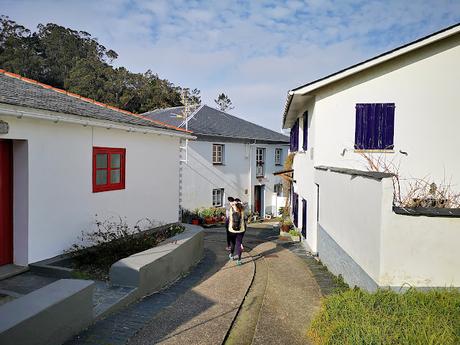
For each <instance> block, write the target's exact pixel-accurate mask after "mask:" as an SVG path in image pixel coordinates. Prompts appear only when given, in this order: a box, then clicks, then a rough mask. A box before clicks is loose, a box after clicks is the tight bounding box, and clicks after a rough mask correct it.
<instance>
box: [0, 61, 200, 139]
mask: <svg viewBox="0 0 460 345" xmlns="http://www.w3.org/2000/svg"><path fill="white" fill-rule="evenodd" d="M0 74H3V75H5V76H7V77H10V78H14V79H18V80H22V81H24V82H26V83H29V84H34V85H37V86H40V87H42V88H44V89H48V90H52V91H54V92H58V93H62V94H64V95H66V96H69V97H73V98H77V99H80V100H82V101H84V102H87V103H91V104H94V105H97V106H100V107H103V108H107V109H111V110H113V111H117V112H119V113H123V114H125V115H130V116H134V117H137V118H141V119H143V120H145V121H148V122H151V123H154V124H157V125H160V126H163V127H167V128H170V129H173V130H176V131H181V132H189V133H191V131H186V130H185V129H183V128H179V127H176V126H172V125H170V124H167V123H164V122H161V121H155V120H152V119H149V118H147V117H145V116H142V115H140V114H135V113H132V112H130V111H127V110H123V109H120V108H117V107H114V106H111V105H108V104H105V103H102V102H99V101H96V100H94V99H91V98H87V97H83V96H80V95H78V94H76V93H73V92H69V91H66V90H63V89H59V88H57V87H53V86H51V85H48V84H44V83H41V82H39V81H37V80H34V79H30V78H27V77H23V76H21V75H19V74H16V73H11V72H8V71H6V70H4V69H0Z"/></svg>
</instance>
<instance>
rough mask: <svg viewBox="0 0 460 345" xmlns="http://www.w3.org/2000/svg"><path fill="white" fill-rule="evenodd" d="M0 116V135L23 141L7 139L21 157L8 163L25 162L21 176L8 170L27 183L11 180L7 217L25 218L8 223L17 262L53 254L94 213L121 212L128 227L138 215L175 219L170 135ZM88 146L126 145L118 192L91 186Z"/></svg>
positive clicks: (175, 161)
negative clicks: (11, 208)
mask: <svg viewBox="0 0 460 345" xmlns="http://www.w3.org/2000/svg"><path fill="white" fill-rule="evenodd" d="M1 118H2V119H3V120H6V121H7V122H8V123H9V125H10V131H9V133H8V134H7V135H1V138H5V139H20V140H24V142H23V144H24V145H23V146H22V147H19V146H18V145H16V143H17V141H15V151H14V154H15V155H16V154H17V153H20V152H21V150H22V156H23V157H27V159H28V162H27V163H25V162H24V161H23V162H20V161H16V160H15V168H16V167H17V166H23V167H28V170H27V174H28V176H26V177H24V174H25V172H24V171H22V172H15V177H16V176H18V173H19V174H22V177H21V179H23V180H24V179H26V180H27V182H28V195H27V193H25V192H24V191H21V188H18V186H17V185H16V184H15V187H16V190H15V197H17V196H20V198H22V200H16V201H15V221H17V220H18V219H20V218H22V217H23V216H24V215H26V214H27V215H28V216H27V221H25V220H22V219H21V224H17V223H16V224H15V244H14V245H15V260H17V263H19V264H25V263H30V262H34V261H38V260H42V259H45V258H49V257H51V256H54V255H57V254H61V253H62V251H63V250H64V249H67V248H69V247H70V246H71V245H72V244H73V243H74V242H75V241H76V240H77V236H79V235H80V232H81V231H82V230H89V229H90V228H91V227H92V226H93V223H94V220H95V215H96V214H97V215H98V217H97V218H98V219H99V220H104V219H107V218H109V217H111V216H121V217H126V220H127V222H128V224H130V225H133V224H134V223H135V222H136V221H138V220H140V219H142V218H145V217H148V218H149V219H152V220H154V221H157V222H163V223H170V222H175V221H177V219H178V194H179V187H178V181H179V139H178V138H177V137H170V136H167V135H156V134H142V133H134V132H127V131H124V130H116V129H110V130H107V129H105V128H92V127H90V126H88V127H83V126H81V125H73V124H66V123H62V122H59V123H53V122H51V121H45V120H33V119H26V118H23V119H17V118H15V117H9V116H1ZM25 144H26V145H25ZM93 146H103V147H119V148H126V188H125V189H124V190H117V191H107V192H100V193H93V192H92V148H93ZM24 150H26V151H27V152H24ZM17 157H19V156H17ZM15 158H16V156H15ZM27 174H26V175H27ZM18 207H19V208H18ZM16 226H18V228H16ZM25 233H27V236H24V234H25ZM24 237H26V238H28V242H27V243H24Z"/></svg>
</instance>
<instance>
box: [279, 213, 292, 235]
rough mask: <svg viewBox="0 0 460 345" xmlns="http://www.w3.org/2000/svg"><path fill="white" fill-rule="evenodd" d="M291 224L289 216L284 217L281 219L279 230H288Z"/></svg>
mask: <svg viewBox="0 0 460 345" xmlns="http://www.w3.org/2000/svg"><path fill="white" fill-rule="evenodd" d="M292 226H293V224H292V221H291V218H289V217H286V218H283V219H282V220H281V231H282V232H289V230H291V228H292Z"/></svg>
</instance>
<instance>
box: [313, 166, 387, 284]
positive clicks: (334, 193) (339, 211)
mask: <svg viewBox="0 0 460 345" xmlns="http://www.w3.org/2000/svg"><path fill="white" fill-rule="evenodd" d="M315 181H316V183H318V184H319V188H320V207H319V221H318V223H319V225H320V226H321V227H322V228H323V229H324V230H325V231H326V232H327V233H328V234H329V236H330V237H332V239H333V240H334V241H335V242H336V243H337V244H338V245H339V246H340V247H342V249H343V250H344V251H345V252H347V254H348V255H349V256H350V257H351V258H352V259H353V260H354V261H355V262H356V263H357V264H358V265H359V266H361V268H362V269H363V270H364V271H366V273H367V274H368V275H369V276H370V277H371V278H372V279H374V280H375V281H378V280H379V274H380V247H381V244H380V224H381V210H382V205H381V202H382V185H381V183H380V181H378V180H374V179H370V178H365V177H360V176H350V175H347V174H339V173H331V172H328V171H322V170H316V175H315ZM319 255H320V257H321V253H319Z"/></svg>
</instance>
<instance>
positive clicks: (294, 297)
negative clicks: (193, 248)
mask: <svg viewBox="0 0 460 345" xmlns="http://www.w3.org/2000/svg"><path fill="white" fill-rule="evenodd" d="M270 228H271V227H270ZM244 243H245V245H246V250H248V251H249V252H246V253H245V255H244V258H243V265H242V266H239V267H238V266H236V265H235V262H232V261H229V260H228V257H227V254H226V252H225V231H224V230H223V229H213V230H207V231H206V235H205V257H204V259H203V261H202V262H201V263H200V264H198V265H197V266H196V267H195V268H194V269H193V270H192V272H191V273H190V274H189V275H188V276H186V277H184V278H182V279H181V280H179V281H178V282H176V283H175V284H173V285H172V286H170V287H169V288H167V289H165V290H163V291H161V292H159V293H156V294H153V295H151V296H149V297H146V298H144V299H143V300H141V301H139V302H137V303H135V304H133V305H131V306H129V307H128V308H126V309H124V310H122V311H120V312H118V313H116V314H114V315H112V316H109V317H108V318H107V319H104V320H101V321H99V322H97V323H96V324H95V325H93V326H92V327H90V328H89V329H88V330H87V331H85V332H83V333H81V334H80V335H79V336H78V337H76V338H75V339H73V340H72V341H71V342H69V343H68V344H69V345H70V344H72V345H77V344H80V345H95V344H98V345H109V344H110V345H118V344H120V345H121V344H129V345H141V344H188V345H194V344H209V345H214V344H224V343H225V344H241V345H243V344H244V345H249V344H264V345H270V344H294V345H295V344H308V340H307V339H306V330H307V328H308V324H309V322H310V321H311V318H312V316H313V315H314V313H315V312H316V311H317V310H318V308H319V303H320V297H321V295H322V291H323V293H324V292H325V291H326V292H328V291H330V290H331V286H332V285H333V282H332V280H331V276H330V275H329V274H328V273H327V271H325V270H324V269H322V268H321V266H320V265H319V264H318V263H317V262H316V260H314V259H312V258H311V257H309V256H308V255H306V254H305V251H304V250H303V249H302V248H300V247H299V245H296V244H292V243H291V244H287V243H283V242H279V241H277V233H276V232H274V231H273V230H270V229H267V228H266V227H263V226H262V227H259V229H249V230H248V232H247V234H246V236H245V240H244ZM328 289H329V290H328Z"/></svg>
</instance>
